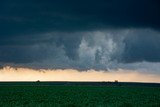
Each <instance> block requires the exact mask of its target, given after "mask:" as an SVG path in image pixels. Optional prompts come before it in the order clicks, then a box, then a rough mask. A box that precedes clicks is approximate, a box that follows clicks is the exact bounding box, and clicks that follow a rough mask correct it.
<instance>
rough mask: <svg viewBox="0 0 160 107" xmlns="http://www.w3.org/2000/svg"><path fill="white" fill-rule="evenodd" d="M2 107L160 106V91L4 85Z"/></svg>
mask: <svg viewBox="0 0 160 107" xmlns="http://www.w3.org/2000/svg"><path fill="white" fill-rule="evenodd" d="M0 107H160V88H159V87H157V88H156V87H155V88H152V87H148V88H147V87H107V86H0Z"/></svg>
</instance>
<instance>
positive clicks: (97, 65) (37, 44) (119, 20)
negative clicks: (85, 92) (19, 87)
mask: <svg viewBox="0 0 160 107" xmlns="http://www.w3.org/2000/svg"><path fill="white" fill-rule="evenodd" d="M159 4H160V2H159V0H25V1H22V0H14V1H13V0H1V1H0V64H2V65H3V64H8V63H12V64H13V65H14V64H15V65H16V64H19V65H24V66H30V67H35V66H37V67H46V68H47V67H48V68H76V69H91V68H94V69H108V67H109V66H110V67H112V65H113V64H112V63H113V62H114V64H115V62H119V63H121V62H123V63H124V62H125V63H130V62H141V61H149V62H160V47H159V46H160V33H159V28H160V20H159V19H160V14H159V13H160V6H159ZM125 29H129V33H126V32H127V31H125ZM135 29H142V30H135ZM106 30H107V31H106Z"/></svg>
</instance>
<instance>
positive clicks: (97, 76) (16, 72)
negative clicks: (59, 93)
mask: <svg viewBox="0 0 160 107" xmlns="http://www.w3.org/2000/svg"><path fill="white" fill-rule="evenodd" d="M159 78H160V74H159V75H156V74H150V73H144V72H137V71H131V70H124V69H118V70H116V71H114V70H113V71H112V72H105V71H95V70H88V71H84V72H80V71H78V70H74V69H65V70H62V69H56V70H55V69H48V70H45V69H41V70H35V69H28V68H13V67H9V66H6V67H4V68H2V69H0V81H37V80H40V81H114V80H118V81H120V82H133V81H134V82H157V83H159V82H160V79H159Z"/></svg>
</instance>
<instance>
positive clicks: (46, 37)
mask: <svg viewBox="0 0 160 107" xmlns="http://www.w3.org/2000/svg"><path fill="white" fill-rule="evenodd" d="M37 35H39V38H36V37H37ZM159 35H160V32H158V31H155V30H152V29H149V28H148V29H120V30H113V29H110V30H101V31H100V30H99V31H85V32H71V33H69V32H48V33H45V34H36V35H33V38H32V39H29V40H27V41H22V42H19V41H20V40H18V39H19V38H15V39H13V40H9V41H12V42H13V41H14V40H17V41H18V42H15V43H16V44H14V43H9V42H8V44H3V45H2V46H1V47H0V49H1V50H0V64H1V65H2V66H6V65H9V66H16V67H29V68H36V69H77V70H90V69H95V70H106V71H107V70H109V69H119V68H122V69H129V70H138V69H144V70H145V71H148V72H159V70H158V69H160V67H159V62H160V51H159V50H160V47H159V45H160V41H159V40H160V36H159ZM1 41H3V40H1ZM6 41H7V40H6ZM3 42H4V41H3ZM6 43H7V42H6ZM21 43H24V44H21ZM148 64H149V65H150V66H149V65H148ZM148 66H149V68H148Z"/></svg>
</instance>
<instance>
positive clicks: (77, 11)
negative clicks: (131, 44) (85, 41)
mask: <svg viewBox="0 0 160 107" xmlns="http://www.w3.org/2000/svg"><path fill="white" fill-rule="evenodd" d="M159 4H160V2H159V1H158V0H77V1H75V0H67V1H66V0H54V1H53V0H45V1H44V0H27V1H22V0H14V1H13V0H1V1H0V20H1V21H0V29H1V32H0V35H1V36H3V38H4V37H7V35H9V36H15V35H18V34H20V35H23V34H26V33H37V32H46V31H53V30H55V31H76V30H78V31H79V30H89V29H90V30H92V29H104V28H105V27H109V28H110V27H113V28H123V27H151V28H155V29H159V27H160V26H159V25H160V20H159V19H160V14H159V13H160V7H159Z"/></svg>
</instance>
